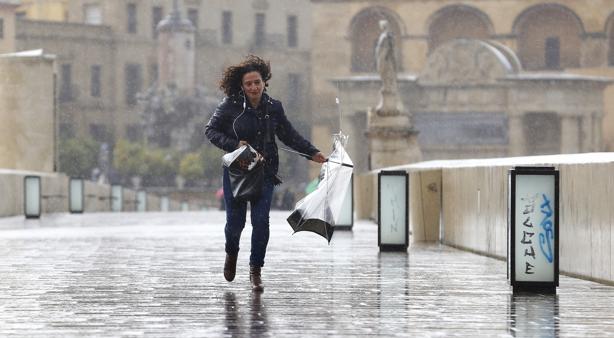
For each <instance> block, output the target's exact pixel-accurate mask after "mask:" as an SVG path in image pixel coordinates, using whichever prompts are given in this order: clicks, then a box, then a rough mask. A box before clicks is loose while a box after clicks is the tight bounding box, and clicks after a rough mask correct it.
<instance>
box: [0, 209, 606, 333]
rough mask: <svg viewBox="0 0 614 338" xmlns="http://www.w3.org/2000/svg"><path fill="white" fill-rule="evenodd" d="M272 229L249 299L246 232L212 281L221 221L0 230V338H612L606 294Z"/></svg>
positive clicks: (475, 262) (417, 251)
mask: <svg viewBox="0 0 614 338" xmlns="http://www.w3.org/2000/svg"><path fill="white" fill-rule="evenodd" d="M285 217H287V213H277V212H276V213H273V214H272V216H271V221H272V225H271V240H270V242H269V252H268V255H267V261H266V265H265V267H264V268H263V279H264V283H265V291H264V293H262V294H258V293H252V292H251V289H250V284H249V274H248V259H249V236H250V227H249V226H247V227H246V231H245V232H244V235H243V238H242V251H241V252H240V254H239V264H238V271H237V277H236V279H235V281H234V282H232V283H228V282H226V281H225V280H224V278H223V276H222V265H223V260H224V253H223V247H224V245H223V244H224V243H223V224H224V215H223V214H222V213H220V212H208V213H167V214H157V213H148V214H143V213H142V214H136V213H135V214H121V215H118V214H97V215H87V214H86V215H63V216H53V217H51V218H46V219H43V220H42V221H36V222H37V223H36V224H33V223H29V224H28V226H27V227H25V228H24V227H23V224H21V223H19V222H22V221H20V220H19V221H16V220H15V219H11V220H6V219H5V220H0V229H4V230H2V231H0V255H1V257H2V259H1V260H0V275H1V276H2V278H1V279H0V336H11V335H18V336H28V337H32V336H39V337H48V336H84V335H94V336H109V337H117V336H138V335H145V336H153V337H156V336H158V337H175V336H210V337H220V336H224V337H286V336H314V337H315V336H320V337H321V336H354V337H356V336H360V337H363V336H385V337H392V336H412V337H441V336H446V337H447V336H470V337H559V336H560V337H576V336H591V337H604V336H614V315H613V314H611V310H610V308H611V302H612V299H614V288H613V287H610V286H605V285H600V284H596V283H592V282H588V281H582V280H578V279H573V278H568V277H565V276H561V279H560V287H559V289H558V294H557V295H554V296H553V295H527V294H517V295H512V293H511V291H510V288H509V286H508V285H507V282H506V271H505V263H504V262H502V261H498V260H494V259H491V258H487V257H482V256H478V255H474V254H471V253H467V252H462V251H458V250H455V249H452V248H449V247H445V246H440V245H435V244H431V245H415V246H412V247H411V248H410V250H409V251H408V252H407V253H394V252H385V253H380V252H379V250H378V248H377V226H376V225H375V224H373V223H372V222H358V223H356V224H355V227H354V230H353V231H351V232H348V231H343V232H337V233H335V234H334V236H333V239H332V241H331V244H330V245H328V244H327V243H326V241H325V240H324V239H322V238H321V237H319V236H317V235H315V234H311V233H297V234H295V235H292V231H291V229H290V227H289V225H287V224H286V223H285V220H284V218H285ZM10 222H14V223H10ZM9 223H10V224H9ZM22 223H23V222H22ZM15 227H17V228H16V229H12V230H11V229H10V228H15Z"/></svg>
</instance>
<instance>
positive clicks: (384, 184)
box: [379, 175, 407, 245]
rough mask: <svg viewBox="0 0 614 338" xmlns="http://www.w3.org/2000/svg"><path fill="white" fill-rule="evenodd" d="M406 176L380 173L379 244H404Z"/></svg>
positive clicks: (405, 233) (405, 234)
mask: <svg viewBox="0 0 614 338" xmlns="http://www.w3.org/2000/svg"><path fill="white" fill-rule="evenodd" d="M406 180H407V177H406V176H404V175H398V176H396V175H382V176H381V181H380V184H381V185H380V215H379V218H380V227H381V228H380V244H381V245H389V244H392V245H396V244H401V245H402V244H405V243H406V239H407V231H406V228H405V224H406V222H407V220H406V215H407V212H406V209H407V196H406V194H407V193H406V189H407V181H406Z"/></svg>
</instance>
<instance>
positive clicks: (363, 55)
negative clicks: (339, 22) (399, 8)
mask: <svg viewBox="0 0 614 338" xmlns="http://www.w3.org/2000/svg"><path fill="white" fill-rule="evenodd" d="M380 20H387V21H388V23H389V27H390V30H391V31H392V32H393V34H394V38H395V42H396V46H397V47H398V48H397V49H396V54H397V65H398V67H399V70H401V69H402V64H403V62H402V59H401V29H400V27H399V22H398V20H397V18H396V16H395V15H394V13H391V12H390V10H388V9H384V8H381V7H369V8H367V9H364V10H362V11H361V12H360V13H358V14H356V16H355V17H354V18H353V19H352V23H351V26H350V39H351V43H352V72H368V73H371V72H375V71H376V65H375V45H376V44H377V38H378V37H379V35H380V33H381V30H380V28H379V21H380Z"/></svg>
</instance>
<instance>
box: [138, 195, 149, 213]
mask: <svg viewBox="0 0 614 338" xmlns="http://www.w3.org/2000/svg"><path fill="white" fill-rule="evenodd" d="M136 211H138V212H145V211H147V193H146V192H145V191H144V190H140V191H139V192H137V193H136Z"/></svg>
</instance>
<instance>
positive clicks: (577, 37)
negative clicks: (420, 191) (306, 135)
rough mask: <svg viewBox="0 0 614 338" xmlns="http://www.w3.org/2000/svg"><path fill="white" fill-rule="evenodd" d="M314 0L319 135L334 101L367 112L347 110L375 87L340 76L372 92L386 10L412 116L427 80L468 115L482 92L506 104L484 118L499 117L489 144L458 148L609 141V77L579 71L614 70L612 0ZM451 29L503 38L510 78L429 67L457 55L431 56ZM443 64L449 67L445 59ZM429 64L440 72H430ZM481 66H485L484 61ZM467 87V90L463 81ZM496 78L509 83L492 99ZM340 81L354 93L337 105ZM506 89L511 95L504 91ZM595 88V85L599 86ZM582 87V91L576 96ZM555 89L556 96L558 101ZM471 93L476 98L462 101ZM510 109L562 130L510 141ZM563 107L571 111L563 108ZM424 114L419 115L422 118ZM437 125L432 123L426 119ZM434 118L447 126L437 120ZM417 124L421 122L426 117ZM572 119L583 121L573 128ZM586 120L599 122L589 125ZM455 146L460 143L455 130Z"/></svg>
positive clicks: (592, 145) (594, 146)
mask: <svg viewBox="0 0 614 338" xmlns="http://www.w3.org/2000/svg"><path fill="white" fill-rule="evenodd" d="M312 4H313V8H312V10H313V15H312V17H313V23H312V24H313V38H312V44H313V47H312V69H313V71H312V85H313V94H314V95H313V105H314V106H316V107H317V109H314V110H315V111H318V112H319V115H318V116H317V117H316V121H317V122H319V123H317V126H315V127H314V135H315V136H316V137H317V138H318V140H320V142H322V143H325V142H326V137H325V135H327V134H329V133H330V132H331V131H332V132H336V129H337V128H338V125H339V121H340V119H339V113H338V109H340V110H341V116H344V115H348V116H352V118H351V119H352V120H353V121H354V123H357V124H361V120H365V119H366V118H365V117H363V115H362V114H361V113H360V112H359V111H353V109H358V108H355V107H357V104H356V103H357V102H358V101H361V100H362V102H364V106H363V107H362V108H360V109H361V110H362V111H366V110H367V108H368V107H369V106H374V105H375V104H376V103H377V96H374V97H372V99H371V101H369V102H365V97H369V95H368V94H365V92H362V94H360V93H358V92H357V93H355V94H349V93H348V92H347V88H346V90H345V91H344V90H343V89H341V88H339V86H342V84H343V83H345V85H346V86H347V85H349V82H348V80H352V81H354V84H353V85H352V86H354V87H355V88H357V87H356V86H359V87H360V86H362V89H361V90H366V87H368V86H372V87H373V88H372V90H373V93H376V92H377V88H378V87H379V85H378V84H377V83H372V84H370V83H371V82H373V81H375V82H377V78H376V77H375V60H374V54H373V46H374V44H375V39H376V38H377V35H378V32H379V29H378V27H377V23H378V21H379V20H381V19H386V20H388V21H389V22H390V26H391V29H392V30H393V31H394V32H395V39H396V42H397V45H398V46H399V47H400V48H398V52H397V60H399V64H400V71H401V74H400V75H399V80H400V83H399V85H400V87H401V88H400V91H401V95H402V96H405V101H406V102H404V103H405V107H406V109H408V110H410V111H411V112H412V114H413V115H414V116H416V114H417V115H418V116H417V117H416V118H417V120H418V124H420V116H419V115H420V114H421V113H420V112H419V111H418V110H420V109H424V108H425V100H427V101H428V100H429V99H428V96H422V95H424V91H423V90H424V88H427V87H429V88H432V89H433V90H432V91H430V93H431V94H432V95H439V96H441V95H443V96H441V99H445V100H446V102H447V104H445V105H440V106H439V108H438V109H441V111H440V113H446V109H451V110H454V111H455V112H463V113H465V114H468V115H467V116H469V115H471V114H474V115H472V117H471V118H472V119H475V120H480V119H481V117H480V110H479V109H478V110H476V107H475V106H479V104H480V103H481V102H489V104H493V105H494V106H493V107H491V108H492V109H487V108H486V107H481V108H480V107H478V108H480V109H487V110H490V111H493V112H494V111H499V112H503V111H504V110H505V109H508V108H509V109H508V110H507V111H506V112H505V114H502V115H499V117H498V119H499V122H495V120H496V119H497V118H494V119H493V120H492V121H491V122H492V123H494V124H498V125H503V126H505V128H504V130H503V131H504V133H503V134H500V135H503V136H501V137H502V138H501V139H500V140H493V142H492V143H493V144H492V145H491V146H489V148H490V149H486V148H482V149H481V150H480V151H475V147H474V145H469V146H465V147H464V148H467V151H459V152H457V153H456V154H458V156H455V157H465V156H470V157H476V156H477V157H485V156H493V155H497V156H498V155H504V156H512V155H528V154H534V153H544V152H545V153H552V152H557V151H559V152H577V151H579V152H582V151H599V150H612V149H614V123H613V122H614V119H613V118H612V116H614V101H613V100H614V99H612V95H608V94H610V93H611V92H612V89H610V88H611V87H607V88H606V89H605V91H604V92H603V88H604V87H606V86H607V84H608V81H607V80H606V79H601V78H593V77H590V76H588V77H585V76H580V75H597V76H609V75H614V70H613V69H614V3H612V2H611V1H592V2H591V6H588V5H587V4H586V2H585V1H582V0H554V1H536V0H501V1H481V0H467V1H458V0H442V1H432V0H391V1H357V0H334V1H329V0H312ZM458 38H468V39H477V40H483V41H488V43H487V44H491V43H492V44H493V45H497V46H501V50H509V53H508V55H506V58H508V59H516V60H517V63H518V70H517V71H516V72H514V73H515V74H516V75H511V74H512V73H510V74H507V75H505V76H503V77H504V78H506V79H507V80H505V81H499V80H497V81H495V83H493V82H492V81H491V80H492V78H489V77H488V76H484V78H483V81H484V82H485V83H483V84H480V85H478V84H477V83H472V82H471V81H470V80H471V79H467V78H464V80H462V81H461V83H454V82H450V81H449V80H450V79H449V78H447V77H446V71H445V70H441V69H440V70H435V69H433V68H432V65H429V63H430V62H435V63H438V64H442V65H445V64H446V62H452V60H458V59H455V58H453V57H452V56H454V54H455V53H454V52H449V53H440V54H444V55H447V56H446V57H448V58H449V59H441V60H436V58H437V57H438V56H437V55H435V54H436V53H438V52H437V51H438V47H442V46H443V45H445V44H446V43H449V42H450V41H452V40H454V39H458ZM499 53H502V52H499ZM484 55H486V54H484ZM475 62H481V61H480V60H475ZM448 66H449V67H454V65H451V64H450V65H448ZM480 67H481V66H480ZM434 71H440V72H441V73H439V74H433V72H434ZM485 71H486V73H488V70H485ZM526 73H530V74H526ZM531 74H532V75H531ZM571 74H576V75H571ZM466 75H467V74H466ZM426 77H430V78H432V79H433V81H426ZM461 78H463V77H461ZM335 79H336V80H335ZM457 80H460V79H457ZM466 81H469V82H466ZM440 85H444V87H448V88H455V90H452V91H445V92H439V93H437V90H435V89H436V88H437V86H440ZM466 85H468V87H466ZM365 86H366V87H365ZM464 87H466V90H461V89H460V88H464ZM416 88H418V89H416ZM419 88H422V89H419ZM498 88H499V89H498ZM500 88H507V89H505V91H506V92H507V93H508V95H507V96H505V95H503V96H501V95H500V98H501V99H505V100H506V101H505V102H500V103H497V100H496V99H494V98H493V96H497V95H499V94H500V92H499V93H498V91H500V90H501V89H500ZM510 88H516V89H513V90H512V89H510ZM599 88H601V89H599ZM414 89H416V90H414ZM340 90H341V91H342V92H343V94H344V95H351V96H352V97H353V98H355V99H356V100H357V101H353V102H348V100H354V99H351V98H349V97H346V98H345V102H344V98H343V97H342V98H341V106H340V107H337V106H336V105H335V97H336V96H337V95H338V93H339V91H340ZM509 90H512V91H513V92H516V93H517V94H518V95H517V96H514V95H512V94H510V93H511V92H510V91H509ZM600 90H601V91H602V92H601V93H598V92H599V91H600ZM589 92H590V93H591V94H590V95H589V96H582V95H584V94H587V93H589ZM436 93H437V94H436ZM522 93H524V94H522ZM447 95H452V96H454V95H456V96H457V102H456V103H453V100H454V98H453V97H450V96H447ZM510 95H511V96H510ZM557 98H559V99H561V100H559V103H558V104H557V103H556V101H557ZM510 100H513V101H510ZM519 100H520V101H519ZM526 100H530V101H526ZM595 100H597V101H595ZM429 102H431V103H432V102H435V101H429ZM472 102H473V103H474V107H469V106H471V104H472ZM563 102H565V103H563ZM512 103H514V104H512ZM546 103H548V104H546ZM549 104H554V106H552V105H549ZM467 105H469V106H467ZM589 106H590V107H591V108H590V109H589V108H588V107H589ZM585 108H586V109H585ZM524 109H526V111H525V110H524ZM512 110H514V111H516V110H523V111H522V113H523V115H524V113H531V114H529V115H527V117H526V118H524V121H525V122H531V121H532V120H531V119H537V120H540V121H542V122H543V120H544V119H545V120H547V121H550V120H552V119H554V120H553V121H551V122H552V123H554V124H555V125H557V126H559V128H560V131H561V134H560V136H559V139H560V144H558V146H556V145H551V146H548V149H530V148H522V147H517V146H516V145H514V142H521V141H516V139H520V140H521V139H522V138H523V135H522V134H515V133H516V131H518V130H523V129H522V128H525V127H522V128H520V129H515V130H516V131H512V126H513V125H514V124H515V123H516V120H514V119H513V118H511V119H510V116H513V115H514V114H515V113H514V112H512ZM562 110H565V111H569V110H571V111H569V112H568V113H566V115H565V116H563V115H564V114H563V115H562V113H561V112H562ZM536 112H537V113H546V112H551V113H552V112H555V116H554V117H552V116H550V117H546V115H539V116H537V115H535V114H532V113H536ZM601 112H603V117H601V115H600V114H602V113H601ZM423 113H424V111H423ZM577 114H588V115H589V116H588V117H587V116H585V115H583V116H582V117H581V118H580V119H581V120H582V121H583V122H581V125H580V124H576V125H575V126H573V127H572V126H571V122H569V121H571V120H570V119H569V118H570V116H571V115H574V116H575V115H577ZM495 115H496V114H495ZM458 116H459V115H452V117H450V119H448V120H447V123H449V124H458V123H459V122H458V121H456V122H455V120H454V119H455V118H458ZM593 116H595V118H593ZM423 118H428V117H423ZM574 118H575V117H574ZM549 119H550V120H549ZM585 119H587V120H585ZM344 120H345V118H341V125H342V127H343V121H344ZM424 121H425V120H424V119H423V121H422V122H424ZM566 121H567V122H566ZM589 121H592V122H589ZM594 121H597V122H595V123H598V125H597V126H595V125H593V123H594ZM348 123H349V122H348ZM424 123H427V122H424ZM430 123H431V124H432V123H434V122H430ZM535 123H538V122H535ZM539 123H541V122H539ZM548 123H550V122H548ZM436 126H437V124H435V126H432V127H433V128H435V127H436ZM439 126H440V127H442V128H443V127H444V125H441V124H440V125H439ZM422 127H423V128H426V127H425V125H422ZM486 127H487V126H486ZM492 127H493V128H494V129H491V130H497V129H496V128H495V125H493V126H492ZM526 128H529V127H526ZM526 128H525V129H526ZM570 128H571V129H573V130H574V133H575V134H574V135H568V134H567V133H568V132H569V130H570ZM578 128H579V130H580V131H581V132H580V133H579V134H578V132H577V130H578ZM587 128H588V129H587ZM593 128H597V129H600V131H599V132H594V133H592V132H591V133H589V132H588V131H589V130H593ZM418 129H420V126H419V125H418ZM487 129H488V128H487ZM578 135H579V136H578ZM482 136H483V137H486V136H487V135H486V136H484V135H482ZM593 137H594V138H595V139H594V140H593ZM423 138H424V136H423ZM570 139H576V140H578V139H579V140H581V141H578V142H576V144H574V145H573V146H571V145H568V143H569V142H570V141H569V140H570ZM350 142H351V141H350ZM497 142H498V143H500V145H499V146H497V145H496V144H497ZM450 144H451V145H452V144H453V141H450ZM456 146H457V148H463V142H462V140H461V142H459V143H458V144H457V145H456ZM503 149H505V151H503ZM446 154H448V155H446ZM449 154H450V152H449V151H444V152H443V153H442V152H437V151H435V149H432V152H431V153H430V156H429V155H428V154H427V153H425V158H426V159H428V158H437V157H440V156H446V157H448V156H449ZM350 155H352V154H350Z"/></svg>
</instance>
